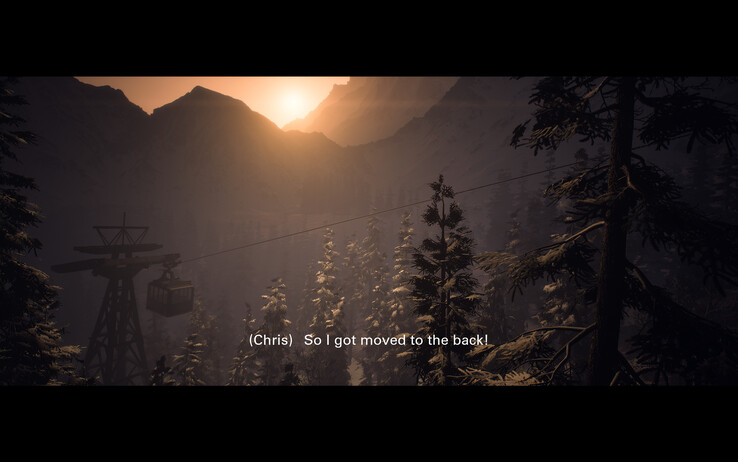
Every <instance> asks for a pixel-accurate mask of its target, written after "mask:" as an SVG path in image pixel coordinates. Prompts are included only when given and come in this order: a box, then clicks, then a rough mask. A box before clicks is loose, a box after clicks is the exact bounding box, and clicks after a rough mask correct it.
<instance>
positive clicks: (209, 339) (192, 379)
mask: <svg viewBox="0 0 738 462" xmlns="http://www.w3.org/2000/svg"><path fill="white" fill-rule="evenodd" d="M212 322H213V319H212V317H211V316H209V315H208V313H207V311H206V309H205V304H204V303H203V302H202V301H201V300H195V304H194V307H193V310H192V312H191V313H190V325H189V334H188V335H187V338H186V339H185V342H184V345H183V346H182V349H181V354H179V355H175V356H174V370H175V371H176V373H177V375H179V377H180V382H179V383H180V385H184V386H191V385H217V382H216V381H215V378H214V377H215V374H214V367H213V362H212V354H211V353H212V351H214V338H215V337H216V335H215V332H213V327H212Z"/></svg>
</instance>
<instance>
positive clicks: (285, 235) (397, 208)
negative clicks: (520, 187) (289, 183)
mask: <svg viewBox="0 0 738 462" xmlns="http://www.w3.org/2000/svg"><path fill="white" fill-rule="evenodd" d="M580 163H581V161H576V162H572V163H569V164H565V165H560V166H558V167H552V168H549V169H546V170H541V171H538V172H533V173H526V174H525V175H520V176H516V177H514V178H508V179H505V180H499V181H495V182H493V183H487V184H484V185H481V186H475V187H473V188H468V189H464V190H462V191H455V192H454V195H455V196H457V195H459V194H464V193H468V192H471V191H476V190H478V189H483V188H489V187H490V186H497V185H499V184H503V183H508V182H511V181H517V180H521V179H523V178H527V177H529V176H534V175H540V174H542V173H548V172H552V171H554V170H560V169H562V168H567V167H571V166H573V165H577V164H580ZM430 201H431V199H425V200H422V201H417V202H413V203H410V204H405V205H399V206H397V207H392V208H389V209H385V210H379V211H375V212H372V213H367V214H366V215H361V216H358V217H353V218H347V219H345V220H340V221H336V222H333V223H327V224H324V225H320V226H316V227H314V228H308V229H303V230H301V231H295V232H294V233H289V234H284V235H282V236H276V237H271V238H269V239H264V240H261V241H256V242H251V243H249V244H244V245H240V246H238V247H233V248H231V249H224V250H219V251H217V252H213V253H209V254H205V255H201V256H199V257H194V258H190V259H188V260H182V261H181V262H180V264H182V263H189V262H193V261H196V260H201V259H203V258H208V257H213V256H215V255H220V254H224V253H228V252H235V251H236V250H241V249H246V248H248V247H254V246H257V245H261V244H266V243H269V242H274V241H277V240H280V239H286V238H288V237H294V236H297V235H300V234H306V233H310V232H313V231H317V230H319V229H325V228H329V227H333V226H338V225H342V224H344V223H349V222H352V221H356V220H363V219H366V218H369V217H373V216H375V215H379V214H382V213H388V212H394V211H396V210H401V209H405V208H408V207H414V206H416V205H420V204H425V203H426V202H430Z"/></svg>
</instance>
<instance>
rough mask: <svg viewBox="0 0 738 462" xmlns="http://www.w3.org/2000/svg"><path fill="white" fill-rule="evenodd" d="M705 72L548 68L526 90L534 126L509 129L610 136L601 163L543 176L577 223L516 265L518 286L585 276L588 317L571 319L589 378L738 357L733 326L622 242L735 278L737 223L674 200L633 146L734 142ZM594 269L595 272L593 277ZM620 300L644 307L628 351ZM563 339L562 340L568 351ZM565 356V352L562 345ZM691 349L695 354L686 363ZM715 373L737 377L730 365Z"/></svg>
mask: <svg viewBox="0 0 738 462" xmlns="http://www.w3.org/2000/svg"><path fill="white" fill-rule="evenodd" d="M712 83H713V82H712V81H711V80H710V79H706V80H704V81H703V79H690V78H651V77H648V78H642V77H630V76H625V77H565V76H557V77H548V78H543V79H540V81H539V82H538V83H537V84H536V86H535V88H534V93H533V95H532V98H531V102H532V104H534V105H535V106H536V110H535V113H534V119H535V122H534V124H533V127H532V131H531V132H530V134H529V135H528V136H526V131H527V125H528V124H529V123H530V120H529V121H527V122H525V123H523V124H521V125H519V126H518V127H517V128H516V130H515V131H514V134H513V140H512V144H513V145H515V146H522V145H527V146H530V147H531V148H532V149H533V150H534V154H535V153H537V152H538V151H539V150H556V149H558V148H559V147H560V146H561V145H562V144H564V143H566V142H568V141H569V140H571V139H572V138H573V137H575V136H577V137H579V138H580V140H581V141H583V142H590V143H592V144H594V143H596V142H602V141H604V142H609V143H610V159H609V162H608V163H606V164H604V165H597V166H594V167H589V168H587V169H585V170H580V171H578V172H577V173H576V174H574V175H570V176H568V177H567V178H564V179H563V180H561V181H559V182H557V183H555V184H554V185H552V187H550V188H549V193H550V194H551V195H552V196H553V197H554V198H557V199H566V200H568V201H569V203H570V204H571V207H572V208H573V211H572V212H571V216H570V223H572V224H576V225H577V227H578V228H577V229H578V230H577V231H576V232H573V233H572V234H569V235H566V236H558V237H557V238H556V240H555V242H554V243H553V244H551V245H548V246H545V247H543V248H541V249H537V250H535V251H533V252H531V253H530V254H528V256H527V257H525V258H521V260H520V262H519V263H518V264H516V265H514V268H513V270H512V273H511V274H512V276H513V278H514V279H515V281H516V282H515V284H517V285H518V286H519V287H520V286H521V285H525V284H527V283H529V282H531V281H534V280H535V279H538V278H541V277H546V276H548V277H556V276H557V275H560V274H566V275H568V276H569V277H571V278H572V279H574V280H577V281H578V282H579V283H581V285H582V288H583V290H585V292H586V294H587V299H588V303H589V304H591V305H592V307H593V309H594V310H593V311H594V322H593V323H592V324H591V325H589V326H580V328H579V329H580V330H578V331H577V330H572V332H576V335H574V338H573V339H572V340H574V339H576V340H577V341H581V340H582V338H584V333H587V334H589V333H591V334H592V335H591V349H590V360H589V380H588V383H590V384H592V385H609V384H614V383H642V382H643V380H644V377H645V372H646V371H649V372H651V371H653V370H654V369H656V370H658V373H657V374H656V377H658V376H659V375H660V374H672V375H677V376H680V377H682V378H683V379H684V380H685V381H686V382H687V383H690V382H693V381H694V374H695V371H696V366H695V364H696V363H700V362H704V361H711V360H713V359H714V358H716V357H717V356H720V355H722V356H724V360H725V361H728V362H730V363H731V364H735V354H736V352H738V350H736V346H738V342H737V341H736V336H735V333H733V332H730V331H728V330H726V329H724V328H723V327H722V326H717V325H714V324H711V323H708V322H705V320H704V319H700V318H699V317H695V315H694V313H691V312H690V311H689V310H688V309H687V308H685V307H682V306H679V305H678V304H676V303H675V302H674V301H673V300H672V299H671V298H670V297H669V294H668V293H667V292H666V291H665V290H664V289H663V288H661V287H658V286H657V285H656V282H655V280H652V279H654V275H648V274H647V272H646V271H645V269H644V268H640V267H639V266H638V265H637V264H636V259H635V258H634V257H635V256H636V255H635V252H636V251H637V250H638V249H637V248H633V247H632V246H630V247H629V239H628V238H629V236H631V235H633V236H634V237H635V235H639V237H640V242H642V243H643V244H644V247H643V248H642V249H641V250H642V251H645V250H644V249H645V248H646V247H645V246H646V245H648V246H649V247H650V248H651V249H653V250H656V251H664V250H666V251H671V252H673V253H674V254H675V255H676V257H677V258H678V259H679V260H680V261H681V262H682V263H684V264H695V265H697V266H698V267H699V268H701V269H702V271H703V275H704V277H705V279H706V280H711V281H712V282H713V283H715V284H716V286H717V287H722V286H723V285H724V284H725V283H733V282H735V280H736V276H738V255H737V254H736V252H737V250H736V247H735V246H734V245H733V244H732V243H733V242H735V238H736V237H738V233H737V231H736V228H735V227H734V226H731V225H729V224H727V223H725V222H721V221H717V220H709V219H707V218H706V217H705V216H704V215H703V214H702V213H700V212H699V211H697V210H695V209H693V208H692V207H690V206H689V205H687V204H686V203H685V202H684V201H682V200H680V188H679V187H678V186H677V185H676V183H675V182H674V181H673V179H672V178H671V177H669V176H668V175H666V173H665V172H664V171H662V170H661V169H660V168H658V167H657V166H656V165H655V164H653V163H652V162H649V161H648V159H647V157H648V155H647V154H646V153H645V152H644V151H639V152H643V153H644V154H643V155H639V154H636V153H635V152H634V146H633V143H634V139H636V138H637V139H638V140H639V141H640V143H641V145H642V146H641V147H642V148H651V149H653V150H660V149H669V148H670V147H672V146H673V145H674V144H677V143H678V140H683V141H684V142H685V143H686V146H684V149H685V150H686V152H687V153H690V152H691V151H692V147H693V146H694V144H695V143H696V142H703V143H705V144H708V145H709V144H715V145H717V144H721V143H722V144H724V145H725V146H726V148H727V149H728V150H729V151H730V152H732V150H733V145H732V137H733V136H734V134H735V132H736V118H735V113H734V109H735V102H725V101H719V100H717V99H714V98H713V97H712V96H711V95H709V94H708V93H707V91H706V89H707V88H708V84H712ZM599 233H601V236H600V235H599ZM599 239H601V240H600V241H599V242H598V240H599ZM595 258H596V259H597V260H598V261H599V262H598V268H597V269H596V270H594V269H593V268H592V267H591V265H594V264H597V260H595ZM590 275H592V276H593V279H594V282H591V281H589V280H588V278H589V276H590ZM626 309H632V310H636V311H638V312H639V313H641V315H643V316H645V317H646V318H647V319H648V322H647V323H645V324H644V325H643V330H642V331H641V332H640V333H639V334H638V335H635V336H634V337H632V338H631V339H630V345H631V347H632V348H633V353H634V362H631V361H628V360H627V359H626V358H625V356H624V354H623V353H622V352H621V350H620V345H621V344H622V342H623V339H621V322H622V319H623V316H624V312H625V310H626ZM570 346H571V343H570V342H567V344H566V347H567V350H566V351H567V352H568V348H569V347H570ZM557 355H559V353H558V352H557ZM562 357H565V355H564V354H563V353H561V354H560V355H559V356H557V358H562ZM686 358H690V361H687V362H686V363H685V360H686ZM551 364H557V365H559V364H560V361H559V360H558V359H557V360H556V361H555V362H553V361H552V362H551ZM557 368H558V367H557ZM636 369H637V370H636ZM720 380H723V381H728V382H733V381H735V380H736V374H733V376H732V377H730V376H726V377H722V378H721V379H720Z"/></svg>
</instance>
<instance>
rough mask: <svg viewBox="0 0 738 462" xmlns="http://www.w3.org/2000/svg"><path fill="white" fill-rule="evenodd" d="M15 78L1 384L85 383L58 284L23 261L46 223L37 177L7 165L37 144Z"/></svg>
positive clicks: (8, 136) (2, 102)
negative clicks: (58, 318) (34, 195)
mask: <svg viewBox="0 0 738 462" xmlns="http://www.w3.org/2000/svg"><path fill="white" fill-rule="evenodd" d="M13 83H14V80H13V79H9V78H4V79H2V80H0V115H2V116H1V117H0V384H1V385H47V384H57V383H83V382H84V380H83V379H81V378H80V377H79V376H78V375H77V373H76V371H75V367H74V360H75V359H76V356H77V354H79V348H78V347H73V346H63V345H62V334H63V331H62V329H60V328H58V327H56V325H55V323H54V321H53V319H54V315H55V313H56V310H57V309H58V307H59V301H58V298H57V290H58V287H55V286H53V285H51V284H50V283H49V281H48V276H47V275H46V274H44V273H43V272H41V271H39V270H38V269H36V268H34V267H32V266H30V265H28V264H27V263H25V262H24V261H23V257H24V256H25V255H28V254H29V253H30V252H33V253H34V254H36V252H37V251H38V250H39V249H41V242H40V241H39V240H38V239H36V238H34V237H32V236H31V235H30V234H29V228H30V227H35V226H37V225H38V224H39V223H40V220H41V219H40V215H39V211H38V208H37V207H36V206H35V205H34V204H32V203H30V202H29V201H28V200H27V197H26V196H25V195H24V191H30V190H34V189H37V187H36V183H35V181H34V180H33V179H32V178H30V177H27V176H22V175H18V174H16V173H13V172H11V171H10V170H8V168H7V162H8V161H17V160H18V158H17V157H16V155H15V153H14V152H13V151H14V149H15V148H16V147H19V146H23V145H26V144H28V143H30V142H32V141H33V140H34V139H35V137H34V135H33V134H32V133H30V132H29V131H24V130H20V129H19V127H20V125H21V124H22V123H24V121H23V120H22V119H21V118H19V117H16V116H14V115H12V111H11V110H10V108H9V106H15V105H19V104H26V101H25V99H24V98H23V97H21V96H19V95H17V94H15V93H14V91H13V90H12V88H11V87H12V85H13Z"/></svg>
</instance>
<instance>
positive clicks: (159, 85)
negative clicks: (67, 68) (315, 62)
mask: <svg viewBox="0 0 738 462" xmlns="http://www.w3.org/2000/svg"><path fill="white" fill-rule="evenodd" d="M77 79H78V80H80V81H81V82H84V83H88V84H90V85H95V86H104V85H109V86H110V87H112V88H115V89H119V90H121V91H123V93H124V94H125V95H126V97H127V98H128V100H129V101H131V102H132V103H133V104H136V105H137V106H139V107H141V109H143V110H144V111H146V112H147V113H149V114H151V113H152V112H153V111H154V109H156V108H158V107H161V106H164V105H165V104H168V103H171V102H172V101H174V100H176V99H178V98H180V97H181V96H183V95H185V94H186V93H188V92H190V91H191V90H192V89H193V88H195V87H196V86H198V85H199V86H201V87H204V88H207V89H209V90H212V91H215V92H218V93H222V94H224V95H227V96H230V97H233V98H236V99H239V100H241V101H243V102H244V103H245V104H246V105H247V106H248V107H249V108H251V109H252V110H253V111H256V112H258V113H260V114H262V115H263V116H265V117H267V118H268V119H269V120H271V121H272V122H274V123H275V124H276V125H277V126H279V127H283V126H284V125H286V124H287V123H289V122H291V121H293V120H295V119H298V118H303V117H305V116H306V115H307V114H308V113H310V111H312V110H313V109H315V108H316V107H317V106H318V104H320V102H321V101H323V100H324V99H325V98H326V97H327V96H328V94H329V93H330V91H331V89H332V88H333V85H336V84H345V83H346V82H348V79H349V78H348V77H318V76H315V77H149V76H146V77H77Z"/></svg>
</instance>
